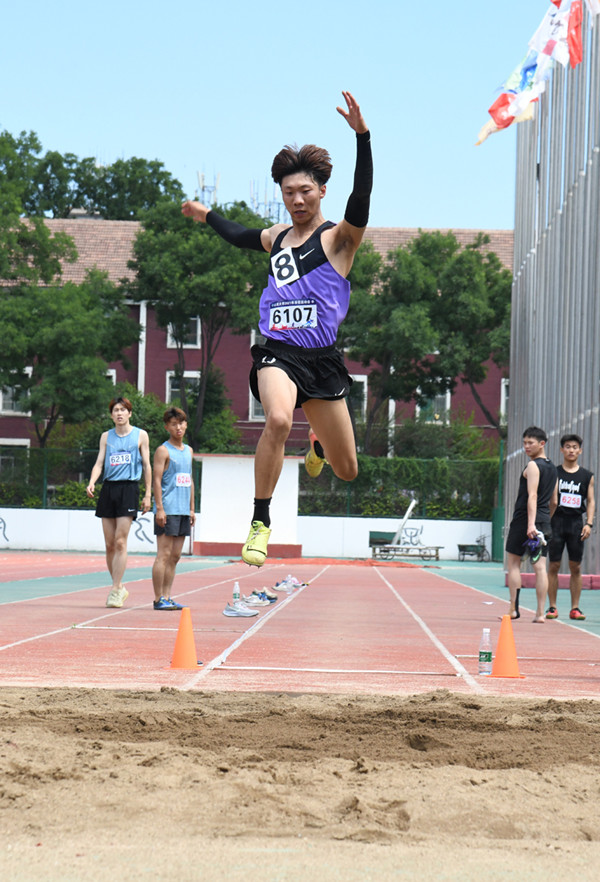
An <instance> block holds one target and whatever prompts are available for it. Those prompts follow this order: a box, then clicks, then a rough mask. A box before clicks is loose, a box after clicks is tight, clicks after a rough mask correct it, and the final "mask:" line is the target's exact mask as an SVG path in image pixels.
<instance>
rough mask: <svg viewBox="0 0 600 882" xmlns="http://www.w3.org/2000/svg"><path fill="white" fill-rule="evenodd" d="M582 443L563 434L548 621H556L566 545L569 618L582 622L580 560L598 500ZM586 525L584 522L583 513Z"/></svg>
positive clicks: (547, 613)
mask: <svg viewBox="0 0 600 882" xmlns="http://www.w3.org/2000/svg"><path fill="white" fill-rule="evenodd" d="M582 443H583V441H582V439H581V438H580V437H579V435H563V436H562V438H561V439H560V452H561V453H562V456H563V462H562V465H560V466H558V467H557V469H556V471H557V473H558V508H557V509H556V512H555V513H554V517H553V518H552V540H551V542H550V545H549V547H548V558H549V560H550V566H549V572H548V610H547V612H546V618H547V619H557V618H558V610H557V608H556V602H557V601H556V598H557V595H558V571H559V570H560V562H561V559H562V556H563V551H564V549H565V545H566V546H567V554H568V555H569V572H570V578H569V589H570V591H571V612H570V613H569V618H570V619H576V620H580V621H583V619H585V616H584V614H583V613H582V612H581V610H580V609H579V598H580V596H581V561H582V559H583V543H584V542H585V540H586V539H588V538H589V536H590V534H591V532H592V527H593V526H594V514H595V511H596V501H595V498H594V474H593V472H590V471H588V470H587V469H584V468H583V467H582V466H580V465H579V464H578V459H579V457H580V456H581V445H582ZM584 512H585V515H586V523H585V524H584V523H583V514H584Z"/></svg>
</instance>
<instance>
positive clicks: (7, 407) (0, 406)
mask: <svg viewBox="0 0 600 882" xmlns="http://www.w3.org/2000/svg"><path fill="white" fill-rule="evenodd" d="M31 372H32V368H30V367H27V368H25V373H26V374H27V375H28V376H29V377H30V376H31ZM20 393H21V386H18V385H16V386H0V411H1V412H2V413H10V414H22V415H23V416H28V415H29V411H27V410H23V404H22V403H20V402H19V395H20ZM27 397H29V392H27Z"/></svg>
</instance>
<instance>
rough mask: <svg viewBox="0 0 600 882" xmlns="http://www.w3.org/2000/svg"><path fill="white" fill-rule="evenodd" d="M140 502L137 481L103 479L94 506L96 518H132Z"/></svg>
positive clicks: (134, 518)
mask: <svg viewBox="0 0 600 882" xmlns="http://www.w3.org/2000/svg"><path fill="white" fill-rule="evenodd" d="M139 504H140V482H139V481H104V483H103V484H102V487H101V489H100V496H99V497H98V505H97V506H96V517H97V518H133V520H134V521H135V520H136V518H137V513H138V506H139Z"/></svg>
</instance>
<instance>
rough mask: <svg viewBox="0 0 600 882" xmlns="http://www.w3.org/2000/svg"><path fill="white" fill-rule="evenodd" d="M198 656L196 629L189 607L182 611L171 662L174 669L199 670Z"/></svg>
mask: <svg viewBox="0 0 600 882" xmlns="http://www.w3.org/2000/svg"><path fill="white" fill-rule="evenodd" d="M198 664H199V662H198V655H197V654H196V643H195V641H194V629H193V628H192V614H191V612H190V608H189V606H184V608H183V609H182V610H181V618H180V619H179V628H178V629H177V638H176V640H175V649H174V651H173V658H172V660H171V667H172V668H196V669H197V668H198Z"/></svg>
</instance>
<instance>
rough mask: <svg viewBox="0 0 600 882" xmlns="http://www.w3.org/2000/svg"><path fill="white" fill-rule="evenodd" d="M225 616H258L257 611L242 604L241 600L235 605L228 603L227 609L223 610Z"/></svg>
mask: <svg viewBox="0 0 600 882" xmlns="http://www.w3.org/2000/svg"><path fill="white" fill-rule="evenodd" d="M223 615H224V616H243V617H245V618H248V617H249V616H257V615H258V610H257V609H250V607H249V606H246V604H245V603H242V601H241V600H236V601H235V603H233V604H231V603H228V604H227V606H226V607H225V609H224V610H223Z"/></svg>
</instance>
